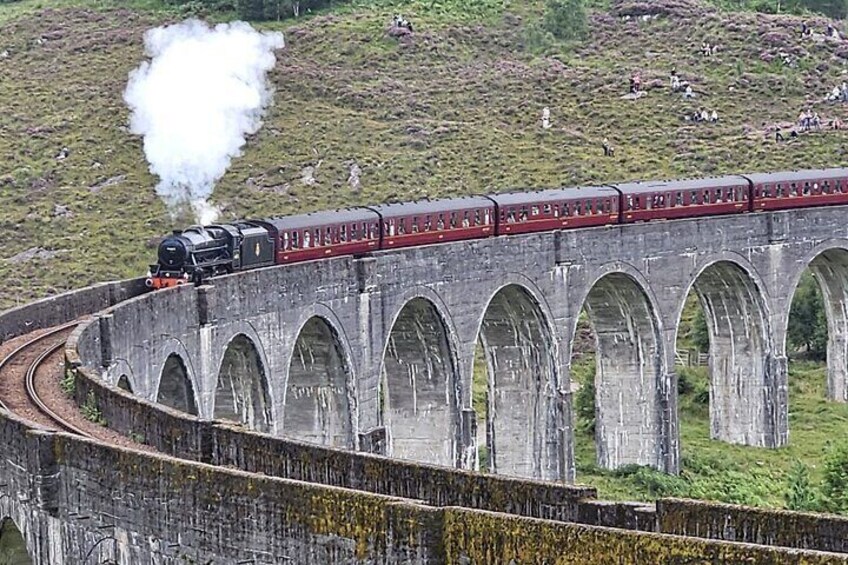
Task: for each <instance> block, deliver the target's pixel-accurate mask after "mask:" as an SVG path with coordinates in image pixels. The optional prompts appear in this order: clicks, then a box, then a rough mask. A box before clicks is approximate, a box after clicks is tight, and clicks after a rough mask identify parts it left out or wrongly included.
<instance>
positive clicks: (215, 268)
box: [146, 168, 848, 289]
mask: <svg viewBox="0 0 848 565" xmlns="http://www.w3.org/2000/svg"><path fill="white" fill-rule="evenodd" d="M840 204H841V205H846V204H848V168H833V169H819V170H804V171H792V172H782V173H758V174H749V175H727V176H722V177H712V178H705V179H686V180H664V181H655V182H630V183H623V184H614V185H607V186H590V187H580V188H562V189H553V190H542V191H535V192H512V193H504V194H493V195H489V196H477V197H463V198H450V199H442V200H433V201H429V200H427V201H418V202H408V203H402V204H384V205H380V206H368V207H363V208H349V209H345V210H336V211H328V212H316V213H312V214H301V215H297V216H287V217H281V218H270V219H265V220H249V221H248V220H245V221H239V222H236V223H233V224H219V225H210V226H192V227H189V228H187V229H185V230H183V231H175V232H174V233H173V235H171V236H168V237H166V238H165V239H164V240H162V242H161V243H160V244H159V250H158V263H156V264H155V265H151V266H150V273H149V276H148V278H147V280H146V284H147V286H149V287H151V288H154V289H159V288H165V287H171V286H176V285H179V284H185V283H188V282H194V283H195V284H200V283H201V282H202V281H203V280H205V279H206V278H209V277H214V276H217V275H222V274H227V273H234V272H239V271H245V270H249V269H257V268H260V267H267V266H270V265H280V264H284V263H295V262H299V261H311V260H314V259H321V258H324V257H336V256H340V255H362V254H365V253H369V252H372V251H377V250H383V249H394V248H400V247H410V246H417V245H429V244H434V243H444V242H448V241H459V240H467V239H478V238H484V237H497V236H508V235H513V234H522V233H532V232H543V231H551V230H559V229H571V228H581V227H589V226H604V225H611V224H629V223H636V222H649V221H658V220H671V219H679V218H693V217H701V216H718V215H726V214H746V213H755V212H762V211H769V210H783V209H787V208H807V207H812V206H828V205H840Z"/></svg>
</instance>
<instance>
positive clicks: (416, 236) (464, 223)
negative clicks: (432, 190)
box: [371, 197, 495, 249]
mask: <svg viewBox="0 0 848 565" xmlns="http://www.w3.org/2000/svg"><path fill="white" fill-rule="evenodd" d="M371 209H372V210H374V211H375V212H377V213H378V214H380V216H382V221H383V226H382V230H383V241H382V246H381V249H393V248H396V247H408V246H411V245H427V244H429V243H442V242H446V241H457V240H461V239H475V238H479V237H486V236H489V235H493V234H494V231H495V205H494V203H493V202H492V201H491V200H489V199H488V198H483V197H466V198H451V199H443V200H425V201H418V202H408V203H402V204H384V205H382V206H373V207H372V208H371Z"/></svg>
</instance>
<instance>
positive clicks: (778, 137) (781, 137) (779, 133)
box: [774, 126, 786, 143]
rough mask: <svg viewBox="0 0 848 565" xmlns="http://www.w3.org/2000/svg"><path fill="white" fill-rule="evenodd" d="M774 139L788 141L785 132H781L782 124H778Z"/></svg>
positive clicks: (778, 141)
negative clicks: (784, 135)
mask: <svg viewBox="0 0 848 565" xmlns="http://www.w3.org/2000/svg"><path fill="white" fill-rule="evenodd" d="M774 141H775V143H780V142H781V141H786V138H784V137H783V134H782V133H781V132H780V126H777V127H776V128H775V130H774Z"/></svg>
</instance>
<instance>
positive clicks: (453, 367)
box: [379, 296, 460, 466]
mask: <svg viewBox="0 0 848 565" xmlns="http://www.w3.org/2000/svg"><path fill="white" fill-rule="evenodd" d="M448 332H449V330H448V326H447V323H446V321H445V319H444V317H443V316H442V314H441V312H440V311H439V310H438V308H437V307H436V305H435V304H434V303H433V302H431V301H430V300H429V299H427V298H423V297H420V296H419V297H414V298H411V299H410V300H409V301H408V302H406V303H405V304H404V306H403V308H402V309H401V310H400V311H399V312H398V314H397V317H396V318H395V320H394V323H393V324H392V326H391V331H390V332H389V335H388V339H387V342H386V345H385V347H384V349H383V362H382V367H381V377H380V389H379V390H380V397H381V404H382V408H381V410H380V416H381V421H382V425H383V426H384V427H385V428H386V454H387V455H389V456H392V457H398V458H401V459H411V460H415V461H424V462H428V463H434V464H437V465H448V466H456V465H458V464H459V461H458V451H459V450H458V446H459V441H460V437H459V435H460V431H459V428H460V426H459V398H460V394H459V389H460V378H459V372H458V370H457V363H456V359H455V357H454V351H453V349H452V347H451V343H452V340H451V339H450V338H449V335H448Z"/></svg>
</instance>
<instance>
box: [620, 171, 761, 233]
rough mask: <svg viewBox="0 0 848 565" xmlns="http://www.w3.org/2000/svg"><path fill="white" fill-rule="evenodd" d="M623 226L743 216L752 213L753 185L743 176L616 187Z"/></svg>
mask: <svg viewBox="0 0 848 565" xmlns="http://www.w3.org/2000/svg"><path fill="white" fill-rule="evenodd" d="M616 187H617V188H618V189H619V190H620V191H621V221H622V223H632V222H641V221H648V220H657V219H673V218H691V217H695V216H714V215H722V214H740V213H744V212H749V211H750V205H751V204H750V185H749V184H748V181H747V179H745V178H744V177H740V176H735V175H731V176H724V177H713V178H706V179H686V180H669V181H651V182H631V183H624V184H617V185H616Z"/></svg>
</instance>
